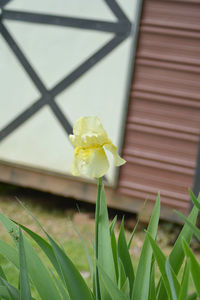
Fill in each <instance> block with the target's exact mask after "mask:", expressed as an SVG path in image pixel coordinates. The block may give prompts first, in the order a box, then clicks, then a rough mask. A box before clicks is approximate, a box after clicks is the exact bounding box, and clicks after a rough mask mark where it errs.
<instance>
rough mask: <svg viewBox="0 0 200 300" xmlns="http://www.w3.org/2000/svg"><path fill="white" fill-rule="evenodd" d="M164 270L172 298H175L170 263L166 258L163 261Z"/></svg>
mask: <svg viewBox="0 0 200 300" xmlns="http://www.w3.org/2000/svg"><path fill="white" fill-rule="evenodd" d="M165 270H166V274H167V278H168V281H169V286H170V289H171V295H172V300H177V295H176V290H175V286H174V281H173V278H172V273H171V269H170V264H169V260H168V259H167V260H166V262H165Z"/></svg>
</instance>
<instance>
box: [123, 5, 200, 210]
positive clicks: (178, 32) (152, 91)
mask: <svg viewBox="0 0 200 300" xmlns="http://www.w3.org/2000/svg"><path fill="white" fill-rule="evenodd" d="M199 133H200V1H198V0H196V1H195V0H188V1H186V0H185V1H181V0H180V1H172V0H171V1H170V0H168V1H163V0H162V1H161V0H158V1H153V0H146V1H144V5H143V13H142V18H141V26H140V32H139V41H138V49H137V52H136V62H135V71H134V74H133V83H132V89H131V95H130V102H129V110H128V117H127V124H126V136H125V141H124V148H123V155H124V157H125V159H126V160H127V161H128V163H127V164H126V165H124V166H123V167H122V168H121V171H120V175H119V182H118V191H119V192H120V194H123V195H126V196H130V197H132V198H133V199H134V198H135V199H141V200H144V199H146V198H148V199H149V200H152V201H154V200H155V198H156V194H157V192H158V191H161V196H162V202H163V204H166V205H167V206H172V207H176V208H179V209H182V210H185V211H187V210H188V209H189V206H190V204H189V197H188V187H190V188H192V186H193V180H194V173H195V165H196V156H197V148H198V139H199Z"/></svg>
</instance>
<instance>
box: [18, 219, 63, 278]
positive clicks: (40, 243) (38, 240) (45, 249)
mask: <svg viewBox="0 0 200 300" xmlns="http://www.w3.org/2000/svg"><path fill="white" fill-rule="evenodd" d="M13 222H14V223H15V224H17V225H18V226H20V227H21V228H22V229H23V230H24V231H25V232H26V233H28V235H29V236H30V237H31V238H32V239H33V240H34V241H35V242H36V243H37V244H38V246H39V247H40V248H41V249H42V251H43V252H44V253H45V255H46V256H47V257H48V258H49V261H50V262H51V264H52V265H53V267H54V268H55V270H56V271H57V273H58V274H59V275H60V276H61V273H60V267H59V264H58V262H57V259H56V257H55V254H54V252H53V249H52V247H51V245H50V244H49V243H48V242H47V241H45V240H44V239H43V238H42V237H41V236H40V235H38V234H37V233H35V232H33V231H32V230H30V229H29V228H27V227H25V226H24V225H22V224H20V223H17V222H15V221H13Z"/></svg>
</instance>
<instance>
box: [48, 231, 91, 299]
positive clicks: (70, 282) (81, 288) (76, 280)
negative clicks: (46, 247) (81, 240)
mask: <svg viewBox="0 0 200 300" xmlns="http://www.w3.org/2000/svg"><path fill="white" fill-rule="evenodd" d="M46 235H47V237H48V239H49V241H50V243H51V246H52V248H53V251H54V253H55V256H56V258H57V261H58V263H59V265H60V268H61V271H62V274H63V278H64V280H65V283H66V286H67V290H68V292H69V296H70V298H71V300H77V299H84V300H93V296H92V294H91V291H90V290H89V288H88V286H87V284H86V283H85V281H84V279H83V278H82V276H81V274H80V273H79V271H78V270H77V269H76V267H75V266H74V264H73V263H72V262H71V260H70V259H69V258H68V256H67V255H66V254H65V252H64V251H63V250H62V249H61V248H60V247H59V246H58V245H57V243H56V242H55V241H54V240H53V239H52V238H51V237H50V236H49V235H48V233H46Z"/></svg>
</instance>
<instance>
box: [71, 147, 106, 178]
mask: <svg viewBox="0 0 200 300" xmlns="http://www.w3.org/2000/svg"><path fill="white" fill-rule="evenodd" d="M108 168H109V162H108V159H107V156H106V154H105V151H104V149H103V148H102V147H93V148H87V149H85V148H78V149H75V156H74V162H73V165H72V167H71V172H72V174H73V175H75V176H79V175H83V176H86V177H90V178H99V177H102V176H103V175H105V174H106V172H107V171H108Z"/></svg>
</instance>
